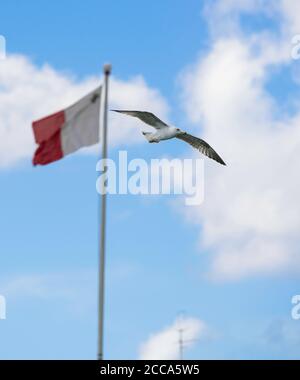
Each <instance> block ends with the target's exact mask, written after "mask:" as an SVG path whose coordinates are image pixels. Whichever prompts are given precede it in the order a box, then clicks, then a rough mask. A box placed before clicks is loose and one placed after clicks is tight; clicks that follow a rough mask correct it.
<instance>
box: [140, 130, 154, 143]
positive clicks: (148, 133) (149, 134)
mask: <svg viewBox="0 0 300 380" xmlns="http://www.w3.org/2000/svg"><path fill="white" fill-rule="evenodd" d="M142 134H143V135H144V136H145V137H146V139H147V140H148V142H152V138H151V135H152V133H151V132H142Z"/></svg>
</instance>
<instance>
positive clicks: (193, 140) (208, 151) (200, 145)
mask: <svg viewBox="0 0 300 380" xmlns="http://www.w3.org/2000/svg"><path fill="white" fill-rule="evenodd" d="M176 138H178V139H180V140H182V141H185V142H187V143H188V144H190V145H191V146H192V147H193V148H195V149H197V150H199V152H201V153H203V154H205V155H206V156H207V157H209V158H212V159H213V160H215V161H217V162H219V164H221V165H226V164H225V162H224V161H223V160H222V158H221V157H220V156H219V155H218V153H217V152H216V151H215V150H213V148H212V147H211V146H210V145H209V144H207V142H205V141H204V140H201V139H199V138H198V137H195V136H192V135H189V134H188V133H184V134H182V135H178V136H176Z"/></svg>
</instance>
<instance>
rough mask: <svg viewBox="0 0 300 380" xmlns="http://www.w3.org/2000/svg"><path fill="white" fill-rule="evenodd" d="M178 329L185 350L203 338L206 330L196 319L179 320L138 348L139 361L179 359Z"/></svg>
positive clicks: (203, 324) (202, 323)
mask: <svg viewBox="0 0 300 380" xmlns="http://www.w3.org/2000/svg"><path fill="white" fill-rule="evenodd" d="M179 329H182V330H183V332H182V337H183V340H184V342H185V343H184V346H185V348H189V347H192V346H193V345H194V344H195V343H196V340H199V339H201V338H203V337H204V336H205V335H206V333H207V331H208V329H207V326H206V325H205V323H204V322H203V321H201V320H199V319H196V318H186V317H185V318H179V319H176V320H175V322H174V323H173V324H172V325H170V326H167V327H166V328H164V329H163V330H162V331H159V332H157V333H155V334H153V335H151V336H150V337H149V339H148V340H147V341H146V342H145V343H144V344H142V346H141V348H140V359H141V360H171V359H179Z"/></svg>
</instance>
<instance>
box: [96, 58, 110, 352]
mask: <svg viewBox="0 0 300 380" xmlns="http://www.w3.org/2000/svg"><path fill="white" fill-rule="evenodd" d="M103 72H104V104H103V107H104V108H103V109H104V112H103V124H102V125H103V129H102V136H101V137H102V139H101V141H102V160H106V158H107V111H108V110H107V108H108V81H109V75H110V73H111V65H109V64H106V65H104V66H103ZM104 162H105V161H104ZM105 232H106V193H105V183H104V181H103V182H102V194H101V220H100V239H99V294H98V297H99V298H98V355H97V358H98V360H103V337H104V297H105Z"/></svg>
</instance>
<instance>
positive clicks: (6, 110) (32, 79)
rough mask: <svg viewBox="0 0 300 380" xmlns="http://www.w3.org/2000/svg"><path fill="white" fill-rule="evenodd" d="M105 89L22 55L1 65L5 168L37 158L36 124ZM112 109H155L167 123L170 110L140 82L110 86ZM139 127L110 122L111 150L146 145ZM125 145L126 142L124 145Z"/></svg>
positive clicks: (0, 135)
mask: <svg viewBox="0 0 300 380" xmlns="http://www.w3.org/2000/svg"><path fill="white" fill-rule="evenodd" d="M99 83H100V79H99V78H97V77H95V76H94V77H89V78H85V79H83V80H77V79H76V78H74V77H72V76H71V75H69V74H67V73H64V72H58V71H56V70H55V69H54V68H52V67H51V66H49V65H43V66H42V67H38V66H36V65H34V64H33V63H32V62H31V61H30V60H29V59H28V58H26V57H25V56H22V55H13V56H8V57H7V59H6V60H3V61H1V62H0V168H1V167H2V168H3V167H8V166H11V165H13V164H16V163H17V162H18V161H20V160H22V159H30V158H31V156H32V154H33V152H34V149H35V148H34V141H33V135H32V131H31V123H32V121H33V120H36V119H38V118H40V117H43V116H46V115H48V114H50V113H52V112H55V111H57V110H59V109H61V108H64V107H66V106H68V105H70V104H72V103H73V102H74V101H76V100H78V99H79V98H80V97H81V96H83V95H84V94H86V93H87V92H88V91H90V90H92V89H93V88H95V87H96V86H98V85H99ZM110 105H111V108H123V107H126V108H127V107H133V108H138V109H141V108H145V109H150V110H151V109H152V110H153V111H154V112H156V113H158V114H160V115H161V116H162V117H166V116H167V111H168V106H167V104H166V102H165V100H164V99H163V98H162V96H161V95H160V94H159V92H158V91H157V90H155V89H152V88H150V87H149V86H148V85H147V84H146V82H145V81H144V79H143V78H142V77H140V76H137V77H135V78H132V79H130V80H128V81H122V80H120V79H117V78H115V77H112V80H111V89H110ZM136 126H137V123H136V122H135V121H134V120H133V121H132V120H131V121H130V120H128V119H127V118H126V119H125V118H124V119H121V118H120V117H119V118H116V117H114V116H111V122H110V125H109V138H110V142H111V144H112V145H116V144H119V143H121V142H122V141H123V142H124V141H125V143H126V145H127V144H131V143H136V142H138V141H141V142H143V138H142V137H141V136H140V131H139V129H138V128H136ZM123 139H124V140H123Z"/></svg>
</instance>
